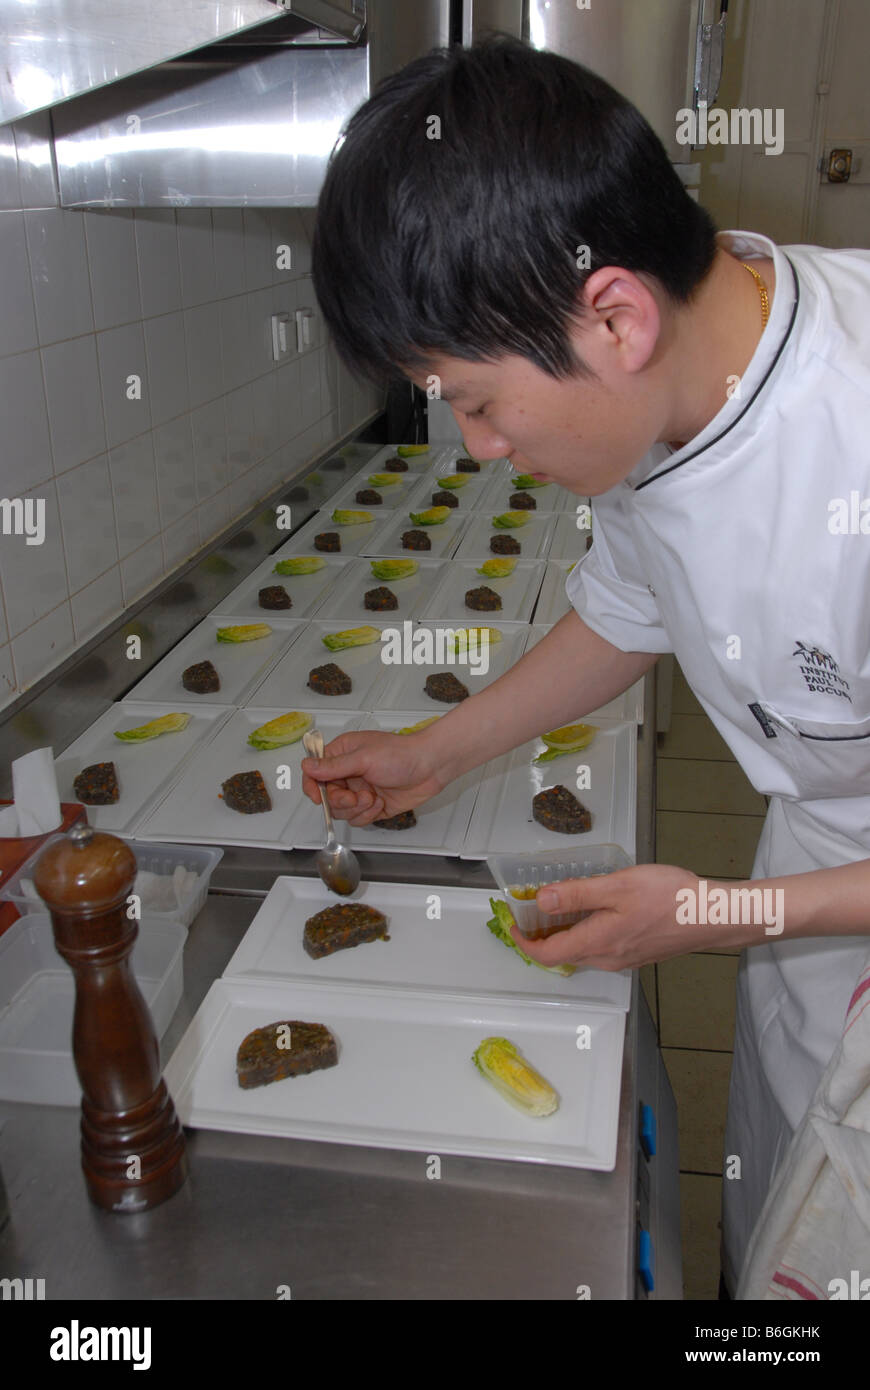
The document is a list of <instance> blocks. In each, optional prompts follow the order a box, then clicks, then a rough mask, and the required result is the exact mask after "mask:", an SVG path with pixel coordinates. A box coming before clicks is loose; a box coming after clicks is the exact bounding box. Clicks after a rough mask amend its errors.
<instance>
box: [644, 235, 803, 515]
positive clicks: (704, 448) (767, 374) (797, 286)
mask: <svg viewBox="0 0 870 1390" xmlns="http://www.w3.org/2000/svg"><path fill="white" fill-rule="evenodd" d="M782 254H783V255H784V256H785V252H784V251H783V253H782ZM785 259H786V260H787V261H788V263H789V265H790V266H791V273H792V278H793V280H794V305H793V307H792V311H791V318H790V319H789V323H788V327H787V328H786V330H785V336H784V337H783V340H782V342H781V343H780V345H779V347H778V348H777V350H776V355H775V357H774V359H773V361H772V362H771V364H770V366H769V367H768V369H767V371H766V372H765V374H764V376H763V377H762V379H761V381H760V382H759V383H758V385H757V386H756V388H755V390H754V391H753V393H752V395H751V397H750V398H749V400H748V401H747V402H746V404H745V406H744V407H743V409H742V410H741V412H740V414H739V415H736V416H735V417H734V419H733V420H732V421H731V424H730V425H727V426H726V427H725V429H724V430H723V431H722V433H721V434H717V435H716V438H715V439H711V440H710V442H709V444H704V445H703V446H702V447H701V448H700V449H696V450H695V452H694V453H693V454H687V455H686V457H685V458H683V459H680V460H679V462H678V463H672V464H670V465H669V467H668V468H663V469H662V470H661V472H660V473H653V475H652V476H651V477H649V478H645V479H644V481H643V482H642V483H638V485H637V487H636V488H635V489H634V491H635V492H640V490H641V488H645V487H649V485H650V483H657V482H658V480H659V478H664V477H666V476H667V474H668V473H673V471H674V469H675V468H682V466H683V464H684V463H689V462H690V461H691V460H692V459H696V458H697V457H698V456H699V454H703V453H706V451H707V450H708V449H712V448H713V445H714V444H718V443H719V441H720V440H721V439H724V438H725V436H726V434H729V433H730V432H731V430H733V429H734V426H735V425H739V424H740V421H741V420H742V419H743V417H744V415H745V414H746V412H747V410H749V408H750V406H751V405H753V404H754V402H755V400H756V398H757V396H758V395H759V393H760V391H761V390H762V388H763V387H764V386H765V385H766V384H767V382H768V381H769V379H770V376H771V373H772V372H773V369H774V367H775V366H776V364H777V362H778V361H779V359H780V357H781V356H782V351H783V348H784V347H785V345H786V343H787V342H788V340H789V338H790V337H791V331H792V329H793V328H794V321H795V319H796V318H797V311H798V304H799V303H800V296H801V291H800V281H799V280H798V275H797V271H796V270H795V268H794V263H793V262H792V260H791V258H790V257H789V256H785Z"/></svg>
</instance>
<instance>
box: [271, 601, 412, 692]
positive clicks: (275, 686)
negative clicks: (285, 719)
mask: <svg viewBox="0 0 870 1390" xmlns="http://www.w3.org/2000/svg"><path fill="white" fill-rule="evenodd" d="M378 616H379V615H378V614H375V613H369V614H367V615H366V617H367V619H368V622H367V624H366V625H367V626H368V627H376V628H381V629H382V630H383V628H384V627H387V626H389V624H387V623H383V622H380V621H378V622H372V619H373V618H377V617H378ZM364 621H365V620H362V619H361V620H360V622H331V623H324V622H321V621H320V619H319V618H316V619H314V620H313V621H312V622H310V623H306V625H305V630H304V632H303V634H302V636H301V637H300V638H299V640H298V642H295V643H294V644H293V647H292V648H291V650H290V651H289V652H288V653H287V658H286V660H281V661H279V662H278V664H277V666H273V667H272V669H271V671H269V673H268V675H267V676H266V678H265V680H264V681H263V682H262V684H261V685H259V686H258V687H257V689H256V690H254V691H252V693H251V694H250V695H249V696H248V703H249V704H256V705H257V706H260V705H265V706H271V705H283V706H284V708H285V709H287V710H291V709H322V710H324V711H330V710H359V709H370V708H372V706H374V705H377V704H379V703H380V691H381V689H382V688H383V687H384V685H385V684H386V682H387V681H388V680H389V679H390V673H391V671H392V670H393V669H394V668H393V667H391V666H385V665H384V663H383V661H382V660H381V653H382V651H383V644H382V643H381V642H370V643H368V644H367V645H366V646H364V647H344V648H343V649H342V650H341V651H337V652H331V651H330V650H329V648H328V647H325V646H324V645H323V638H324V637H325V636H327V635H328V634H329V633H330V632H341V631H342V630H343V629H344V628H348V627H362V626H363V622H364ZM330 664H332V665H335V666H339V667H340V668H341V670H342V671H344V673H345V675H348V676H350V679H351V682H352V684H353V689H352V690H351V691H350V694H348V695H319V694H318V693H317V691H315V690H310V689H309V686H308V675H309V672H310V671H311V670H312V669H313V668H314V667H315V666H328V665H330Z"/></svg>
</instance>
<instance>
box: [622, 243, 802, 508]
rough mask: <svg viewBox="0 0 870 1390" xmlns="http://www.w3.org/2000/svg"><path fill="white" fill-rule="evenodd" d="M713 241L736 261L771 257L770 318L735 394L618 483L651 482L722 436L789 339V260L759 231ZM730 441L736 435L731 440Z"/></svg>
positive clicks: (795, 295)
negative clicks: (678, 442)
mask: <svg viewBox="0 0 870 1390" xmlns="http://www.w3.org/2000/svg"><path fill="white" fill-rule="evenodd" d="M716 240H717V242H718V243H719V244H720V245H721V246H722V247H723V249H724V250H726V251H730V252H731V253H732V254H733V255H736V256H739V257H740V259H741V260H749V259H751V258H752V257H756V258H759V257H764V258H768V259H770V260H772V261H773V265H774V270H775V272H776V288H775V290H774V295H773V305H772V308H771V313H770V318H769V319H768V321H767V324H766V326H765V329H764V331H763V333H762V335H761V338H760V340H759V342H758V346H757V347H756V349H755V352H754V353H753V354H752V358H751V360H750V362H749V365H748V366H747V368H746V371H745V372H744V373H743V375H742V377H741V379H740V395H739V397H738V396H737V395H736V394H735V395H733V396H732V397H731V398H730V400H727V401H726V402H725V404H724V405H723V407H722V409H721V410H720V411H717V413H716V414H715V415H714V416H713V419H712V420H711V421H710V423H709V424H708V425H706V426H705V427H704V429H703V430H701V432H700V434H696V435H695V436H694V438H693V439H690V440H688V441H687V443H686V444H684V445H683V447H682V448H681V449H671V448H669V446H668V445H667V444H654V445H653V447H652V448H651V449H650V451H649V453H648V454H647V455H646V456H645V457H644V459H643V460H642V461H641V462H640V463H639V464H638V466H637V467H636V468H635V469H634V470H633V472H632V473H630V474H629V475H628V477H627V478H626V479H625V481H624V484H623V486H624V487H628V488H632V489H633V490H634V491H638V492H639V491H640V490H641V489H642V488H645V487H648V486H649V484H650V483H654V482H657V481H658V479H659V478H663V477H665V476H666V474H668V473H672V472H673V471H674V469H676V468H679V467H680V466H681V464H684V463H688V461H689V460H690V459H694V458H697V457H698V455H699V454H702V453H704V452H705V450H707V449H709V448H711V447H712V446H713V445H714V444H718V443H719V442H720V440H724V439H725V437H726V436H727V435H730V434H731V432H732V431H733V430H734V429H735V428H737V427H738V426H739V424H740V422H741V420H743V418H744V417H745V416H747V415H748V414H749V412H750V411H751V409H752V407H753V404H754V403H755V401H756V399H757V397H758V396H759V394H760V393H761V392H762V390H763V389H764V387H765V386H766V384H767V382H768V380H769V378H770V376H771V374H772V372H773V370H774V368H775V366H776V364H777V362H778V361H779V358H780V356H781V355H782V352H783V350H784V348H785V345H786V343H787V342H788V340H789V337H790V335H791V332H792V329H793V327H794V323H795V318H796V316H797V309H798V303H799V299H800V289H799V284H798V277H797V271H796V270H795V268H794V265H793V264H792V262H791V261H790V259H789V258H788V256H787V255H786V254H785V252H784V251H781V250H780V249H779V247H778V246H777V245H776V244H775V243H774V242H772V241H771V240H770V238H769V237H766V236H762V235H761V234H760V233H759V232H741V231H730V232H719V233H718V234H717V237H716ZM733 442H735V443H736V440H735V441H733Z"/></svg>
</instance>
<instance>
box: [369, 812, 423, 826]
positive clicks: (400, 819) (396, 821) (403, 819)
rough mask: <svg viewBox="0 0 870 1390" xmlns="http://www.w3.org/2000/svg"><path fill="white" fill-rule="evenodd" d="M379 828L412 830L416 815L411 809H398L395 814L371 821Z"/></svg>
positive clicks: (415, 822)
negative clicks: (397, 812)
mask: <svg viewBox="0 0 870 1390" xmlns="http://www.w3.org/2000/svg"><path fill="white" fill-rule="evenodd" d="M372 824H373V825H376V826H377V827H378V829H379V830H413V829H414V826H415V825H416V824H417V817H416V816H415V815H414V812H413V811H400V812H399V814H398V815H397V816H387V817H386V818H385V819H384V820H376V821H372Z"/></svg>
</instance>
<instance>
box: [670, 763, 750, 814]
mask: <svg viewBox="0 0 870 1390" xmlns="http://www.w3.org/2000/svg"><path fill="white" fill-rule="evenodd" d="M656 806H657V807H658V809H659V810H660V811H708V812H709V811H713V812H716V811H718V812H721V813H722V814H724V815H731V816H763V815H765V813H766V811H767V805H766V803H765V800H764V797H763V796H762V795H761V794H760V793H759V792H757V791H756V790H755V788H754V787H753V786H752V783H751V782H750V781H749V778H748V777H747V776H746V773H745V772H744V771H743V769H742V767H741V766H740V764H739V763H718V762H717V763H715V764H713V765H712V766H711V762H710V759H707V758H658V759H656Z"/></svg>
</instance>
